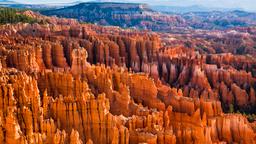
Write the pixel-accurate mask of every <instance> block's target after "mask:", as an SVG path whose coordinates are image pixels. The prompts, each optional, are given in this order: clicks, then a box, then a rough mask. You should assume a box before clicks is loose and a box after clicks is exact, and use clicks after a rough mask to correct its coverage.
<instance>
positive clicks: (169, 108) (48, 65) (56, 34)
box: [0, 19, 256, 144]
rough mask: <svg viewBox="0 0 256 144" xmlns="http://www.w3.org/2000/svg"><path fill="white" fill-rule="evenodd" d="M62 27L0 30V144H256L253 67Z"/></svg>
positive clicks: (154, 41) (149, 41)
mask: <svg viewBox="0 0 256 144" xmlns="http://www.w3.org/2000/svg"><path fill="white" fill-rule="evenodd" d="M62 21H65V22H66V20H63V19H61V20H59V19H54V22H53V23H52V24H48V25H38V24H35V25H28V24H17V25H5V26H2V27H1V28H0V34H1V35H0V44H1V45H0V54H1V55H0V143H8V144H9V143H10V144H12V143H24V144H26V143H56V144H57V143H74V144H77V143H88V144H91V143H97V144H98V143H99V144H101V143H124V144H128V143H152V144H154V143H165V144H167V143H168V144H169V143H170V144H171V143H255V142H256V132H255V129H256V127H255V123H249V122H248V120H247V119H246V118H245V117H244V116H243V115H241V114H226V113H224V112H226V111H228V110H229V108H230V105H231V104H232V105H233V106H234V109H235V110H239V111H246V112H247V111H248V112H251V113H253V112H254V110H255V83H256V82H255V77H254V75H253V72H254V69H255V59H251V58H249V57H246V56H237V55H232V54H199V53H197V52H196V51H195V50H193V49H186V48H184V47H176V48H169V47H168V46H166V45H165V44H164V42H163V40H162V37H161V35H158V34H156V33H146V32H139V31H132V30H122V29H119V28H111V27H107V28H106V27H99V26H95V25H80V24H77V23H73V24H72V23H69V24H68V25H66V23H62V25H58V23H61V22H62ZM69 25H70V26H69Z"/></svg>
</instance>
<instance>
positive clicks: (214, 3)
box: [14, 0, 256, 11]
mask: <svg viewBox="0 0 256 144" xmlns="http://www.w3.org/2000/svg"><path fill="white" fill-rule="evenodd" d="M14 1H16V2H20V3H36V4H45V3H70V2H75V1H84V2H86V1H89V0H14ZM90 1H91V0H90ZM107 1H115V2H116V1H118V0H107ZM119 1H120V2H124V1H125V2H136V3H148V4H151V5H165V6H166V5H170V6H193V5H200V6H204V7H210V8H211V7H213V8H241V9H244V10H248V11H256V0H119Z"/></svg>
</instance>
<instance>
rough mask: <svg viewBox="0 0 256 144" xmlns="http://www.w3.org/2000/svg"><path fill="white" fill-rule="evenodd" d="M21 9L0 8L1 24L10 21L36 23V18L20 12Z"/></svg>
mask: <svg viewBox="0 0 256 144" xmlns="http://www.w3.org/2000/svg"><path fill="white" fill-rule="evenodd" d="M18 12H19V10H17V9H13V8H0V24H8V23H18V22H24V23H35V22H36V20H35V19H33V18H31V17H28V16H26V15H22V14H19V13H18Z"/></svg>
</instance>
